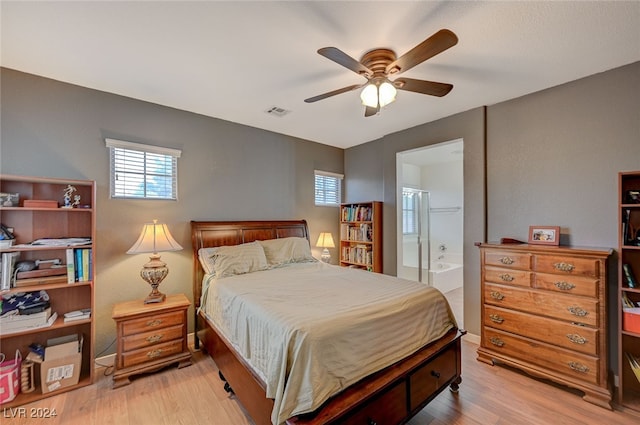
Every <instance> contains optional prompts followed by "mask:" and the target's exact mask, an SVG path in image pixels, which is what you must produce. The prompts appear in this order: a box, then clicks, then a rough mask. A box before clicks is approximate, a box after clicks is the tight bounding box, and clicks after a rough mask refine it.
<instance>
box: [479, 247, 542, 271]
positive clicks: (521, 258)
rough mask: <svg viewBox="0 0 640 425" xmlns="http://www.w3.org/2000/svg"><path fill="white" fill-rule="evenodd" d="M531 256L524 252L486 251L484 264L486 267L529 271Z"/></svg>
mask: <svg viewBox="0 0 640 425" xmlns="http://www.w3.org/2000/svg"><path fill="white" fill-rule="evenodd" d="M531 258H532V255H531V254H529V253H526V252H509V251H486V252H485V254H484V262H485V264H486V265H488V266H500V267H509V268H513V269H520V270H531Z"/></svg>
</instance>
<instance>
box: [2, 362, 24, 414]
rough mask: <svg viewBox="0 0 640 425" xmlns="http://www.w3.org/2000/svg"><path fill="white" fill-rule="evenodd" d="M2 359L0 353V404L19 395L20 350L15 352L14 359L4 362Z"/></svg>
mask: <svg viewBox="0 0 640 425" xmlns="http://www.w3.org/2000/svg"><path fill="white" fill-rule="evenodd" d="M4 358H5V355H4V354H2V353H0V404H2V403H6V402H8V401H11V400H13V399H14V398H16V396H17V395H18V394H19V393H20V364H21V363H22V355H21V354H20V350H16V358H15V359H13V360H7V361H5V360H4Z"/></svg>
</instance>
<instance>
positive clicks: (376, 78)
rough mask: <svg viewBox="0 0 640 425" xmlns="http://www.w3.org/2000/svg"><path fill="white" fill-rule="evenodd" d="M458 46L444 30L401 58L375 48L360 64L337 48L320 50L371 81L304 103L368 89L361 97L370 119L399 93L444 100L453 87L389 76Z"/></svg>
mask: <svg viewBox="0 0 640 425" xmlns="http://www.w3.org/2000/svg"><path fill="white" fill-rule="evenodd" d="M457 43H458V37H457V36H456V35H455V34H454V33H453V32H451V31H449V30H448V29H442V30H440V31H438V32H436V33H435V34H433V35H432V36H431V37H429V38H427V39H426V40H424V41H423V42H422V43H420V44H418V45H417V46H415V47H414V48H413V49H411V50H409V51H408V52H407V53H405V54H404V55H402V56H400V57H399V58H396V54H395V52H394V51H393V50H389V49H374V50H371V51H369V52H367V53H365V54H364V55H363V56H362V58H361V59H360V61H357V60H355V59H353V58H352V57H351V56H349V55H347V54H346V53H344V52H343V51H341V50H340V49H338V48H336V47H323V48H322V49H319V50H318V53H319V54H320V55H322V56H324V57H326V58H327V59H330V60H332V61H334V62H335V63H337V64H338V65H342V66H344V67H345V68H347V69H350V70H351V71H353V72H355V73H356V74H359V75H362V76H363V77H364V78H366V79H367V82H366V83H363V84H354V85H351V86H348V87H343V88H341V89H338V90H333V91H330V92H327V93H323V94H320V95H318V96H314V97H310V98H308V99H305V100H304V101H305V102H307V103H312V102H317V101H318V100H322V99H326V98H328V97H331V96H335V95H337V94H341V93H346V92H349V91H352V90H355V89H358V88H360V87H364V90H362V93H361V95H360V98H361V99H362V103H363V104H364V105H365V111H364V116H365V117H370V116H372V115H375V114H377V113H378V112H379V111H380V108H382V107H383V106H385V105H387V104H389V103H391V102H393V101H394V100H395V95H396V90H406V91H411V92H415V93H421V94H428V95H431V96H439V97H442V96H444V95H446V94H447V93H449V92H450V91H451V89H452V88H453V85H452V84H446V83H438V82H435V81H426V80H415V79H413V78H396V79H395V80H394V81H391V80H390V79H389V77H394V76H397V75H399V74H400V73H402V72H405V71H408V70H409V69H411V68H413V67H414V66H416V65H418V64H420V63H422V62H424V61H426V60H427V59H429V58H431V57H433V56H435V55H437V54H439V53H442V52H444V51H445V50H447V49H448V48H450V47H453V46H455V45H456V44H457Z"/></svg>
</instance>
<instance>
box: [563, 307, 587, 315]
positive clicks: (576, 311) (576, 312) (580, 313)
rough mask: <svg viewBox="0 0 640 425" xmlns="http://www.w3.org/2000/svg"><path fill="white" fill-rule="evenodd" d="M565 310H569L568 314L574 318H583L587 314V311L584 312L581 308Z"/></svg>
mask: <svg viewBox="0 0 640 425" xmlns="http://www.w3.org/2000/svg"><path fill="white" fill-rule="evenodd" d="M567 310H569V313H571V314H573V315H574V316H579V317H584V316H586V315H587V314H589V312H588V311H587V310H584V309H583V308H581V307H577V306H571V307H567Z"/></svg>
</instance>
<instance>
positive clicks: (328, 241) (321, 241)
mask: <svg viewBox="0 0 640 425" xmlns="http://www.w3.org/2000/svg"><path fill="white" fill-rule="evenodd" d="M316 246H317V247H320V248H324V249H323V250H322V257H321V259H322V261H324V262H325V263H328V262H330V261H331V254H329V250H328V249H327V248H335V245H334V243H333V236H331V233H329V232H322V233H320V236H318V242H316Z"/></svg>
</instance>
